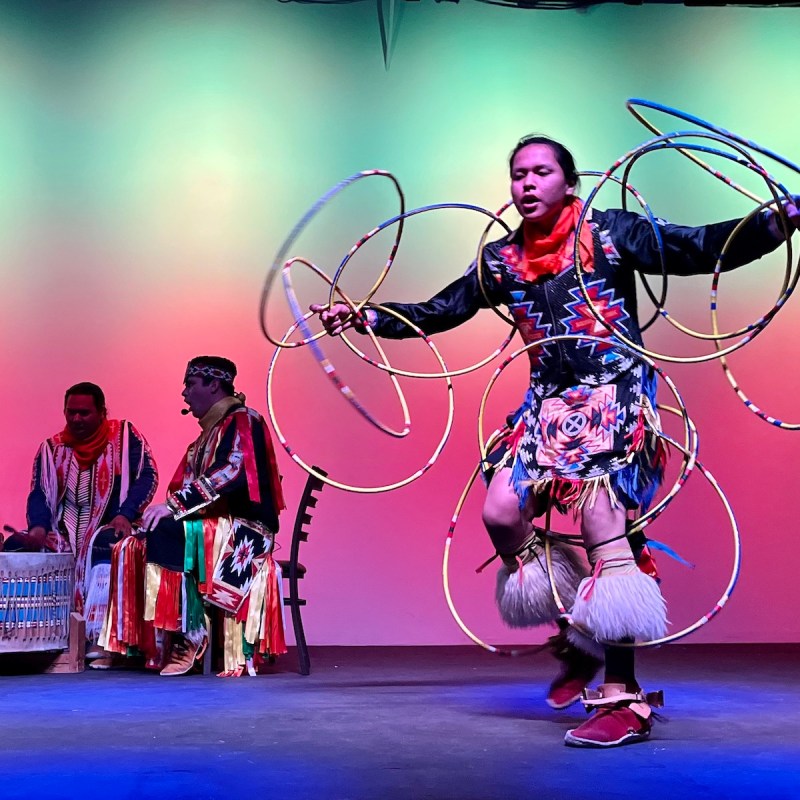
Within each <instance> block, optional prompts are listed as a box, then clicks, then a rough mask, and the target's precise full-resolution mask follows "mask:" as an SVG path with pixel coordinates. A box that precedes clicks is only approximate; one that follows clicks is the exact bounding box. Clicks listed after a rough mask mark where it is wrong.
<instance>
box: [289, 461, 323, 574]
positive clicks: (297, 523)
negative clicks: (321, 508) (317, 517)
mask: <svg viewBox="0 0 800 800" xmlns="http://www.w3.org/2000/svg"><path fill="white" fill-rule="evenodd" d="M313 469H314V470H316V471H317V472H318V473H319V474H320V475H327V474H328V473H327V472H325V470H323V469H320V468H319V467H313ZM324 485H325V484H324V483H323V482H322V481H321V480H320V479H319V478H318V477H317V476H316V475H311V474H309V476H308V478H307V479H306V485H305V487H304V488H303V494H302V495H301V496H300V503H299V504H298V506H297V513H296V515H295V518H294V529H293V530H292V545H291V550H290V554H289V561H290V562H292V563H294V564H297V562H298V560H299V557H300V542H307V541H308V534H309V531H307V530H304V526H305V525H310V524H311V512H310V511H309V509H311V508H316V505H317V500H319V498H318V497H316V496H315V495H314V494H313V493H314V492H319V491H321V490H322V487H323V486H324Z"/></svg>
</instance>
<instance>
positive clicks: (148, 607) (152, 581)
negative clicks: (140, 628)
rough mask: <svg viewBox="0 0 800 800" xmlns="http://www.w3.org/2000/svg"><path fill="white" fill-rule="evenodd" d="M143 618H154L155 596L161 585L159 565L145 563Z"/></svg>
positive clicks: (150, 619) (148, 619)
mask: <svg viewBox="0 0 800 800" xmlns="http://www.w3.org/2000/svg"><path fill="white" fill-rule="evenodd" d="M144 576H145V577H144V618H145V619H146V620H147V621H148V622H152V621H153V620H154V619H155V618H156V598H157V597H158V590H159V587H160V586H161V567H160V566H159V565H158V564H147V566H146V567H145V572H144Z"/></svg>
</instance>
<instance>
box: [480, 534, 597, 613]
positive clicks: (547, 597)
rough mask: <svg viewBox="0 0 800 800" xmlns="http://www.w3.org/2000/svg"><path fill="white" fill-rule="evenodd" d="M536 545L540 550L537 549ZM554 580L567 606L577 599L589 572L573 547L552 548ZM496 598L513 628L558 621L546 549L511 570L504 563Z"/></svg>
mask: <svg viewBox="0 0 800 800" xmlns="http://www.w3.org/2000/svg"><path fill="white" fill-rule="evenodd" d="M538 549H539V548H538V547H537V551H538ZM551 556H552V559H551V560H552V564H553V579H554V581H555V584H556V588H557V589H558V593H559V595H560V596H561V602H562V603H563V604H564V606H565V608H567V609H570V608H571V607H572V604H573V603H574V602H575V593H576V591H577V589H578V584H579V583H580V581H581V579H582V578H583V577H584V576H585V575H586V566H585V565H584V564H583V562H582V561H581V560H580V558H579V556H578V554H577V552H576V551H575V550H574V548H572V547H569V546H568V545H562V544H559V543H558V542H556V543H554V544H553V546H552V549H551ZM495 599H496V601H497V608H498V610H499V611H500V616H501V618H502V619H503V621H504V622H505V623H506V625H508V626H509V627H510V628H528V627H532V626H534V625H542V624H544V623H546V622H553V621H554V620H556V619H557V618H558V617H559V615H560V611H559V610H558V607H557V606H556V604H555V600H553V592H552V589H551V588H550V579H549V578H548V575H547V562H546V560H545V554H544V549H543V548H542V549H541V551H540V552H539V558H538V559H537V558H533V559H532V560H530V561H528V563H526V564H525V565H524V566H523V567H522V572H521V573H520V570H519V569H517V570H515V571H514V572H512V571H511V570H510V569H509V568H508V567H507V566H506V565H505V564H503V565H502V566H501V567H500V570H499V571H498V573H497V585H496V588H495Z"/></svg>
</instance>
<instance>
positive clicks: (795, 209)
mask: <svg viewBox="0 0 800 800" xmlns="http://www.w3.org/2000/svg"><path fill="white" fill-rule="evenodd" d="M781 206H782V207H783V210H784V212H785V214H786V218H787V219H788V220H789V225H790V226H791V227H793V228H797V229H799V230H800V195H796V194H795V195H792V196H791V199H789V200H784V201H783V202H782V203H781ZM769 225H770V230H771V231H772V235H773V236H774V237H775V238H776V239H780V240H781V241H783V240H784V239H785V238H786V235H785V234H784V231H783V223H782V222H781V215H780V214H779V213H778V212H777V211H774V210H773V211H771V212H770V218H769ZM790 233H791V231H790Z"/></svg>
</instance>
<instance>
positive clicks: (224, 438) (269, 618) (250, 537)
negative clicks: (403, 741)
mask: <svg viewBox="0 0 800 800" xmlns="http://www.w3.org/2000/svg"><path fill="white" fill-rule="evenodd" d="M235 377H236V367H235V365H234V364H233V362H231V361H229V360H228V359H227V358H220V357H217V356H200V357H198V358H193V359H192V360H191V361H190V362H189V364H188V366H187V368H186V375H185V377H184V384H185V388H184V390H183V398H184V400H185V402H186V404H187V406H188V412H186V411H184V412H183V413H190V414H192V415H193V416H195V417H196V418H197V420H198V422H199V424H200V436H199V437H198V438H197V440H196V441H194V442H193V443H192V444H190V445H189V448H188V450H187V451H186V455H185V457H184V459H183V461H182V463H181V464H180V466H179V467H178V470H177V472H176V473H175V477H174V478H173V479H172V482H171V483H170V485H169V489H168V493H167V500H166V502H165V503H162V504H160V505H154V506H151V507H150V508H148V509H147V511H145V513H144V518H143V527H144V529H145V530H146V531H147V567H146V569H145V575H146V578H145V583H146V587H145V591H144V604H145V607H144V617H145V619H146V620H152V622H153V625H154V626H155V628H156V632H157V633H158V631H161V632H162V633H166V634H167V635H166V636H163V641H164V644H165V647H164V650H165V663H164V667H163V669H162V670H161V674H162V675H183V674H184V673H186V672H188V671H189V670H190V669H191V668H192V667H193V665H194V663H195V661H196V660H197V659H199V658H200V656H201V655H202V654H203V652H204V650H205V647H206V645H207V637H208V629H207V625H206V616H205V607H204V603H203V601H205V602H206V603H209V604H212V605H214V606H216V607H218V608H220V609H222V611H223V623H224V640H225V670H224V672H223V673H222V674H223V675H241V674H242V673H243V671H244V669H245V667H247V671H248V672H249V673H250V674H255V667H254V664H253V659H254V655H255V652H256V650H258V651H259V652H260V653H263V654H267V655H279V654H281V653H285V652H286V645H285V642H284V638H283V613H282V607H281V598H280V573H279V571H278V570H279V568H278V566H277V565H276V564H275V562H274V560H273V558H272V548H273V545H274V536H275V533H276V532H277V530H278V513H279V511H280V510H281V509H283V508H284V507H285V506H284V503H283V495H282V492H281V484H280V476H279V475H278V470H277V465H276V462H275V453H274V450H273V448H272V442H271V439H270V435H269V430H268V429H267V425H266V422H265V421H264V419H263V417H261V415H260V414H258V413H257V412H256V411H253V410H252V409H250V408H248V407H247V406H245V405H244V402H243V398H242V397H241V396H240V395H236V394H235V393H234V388H233V380H234V378H235ZM124 572H125V570H124V569H123V570H121V573H124ZM133 572H135V570H132V571H131V573H133ZM123 592H124V590H123Z"/></svg>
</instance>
